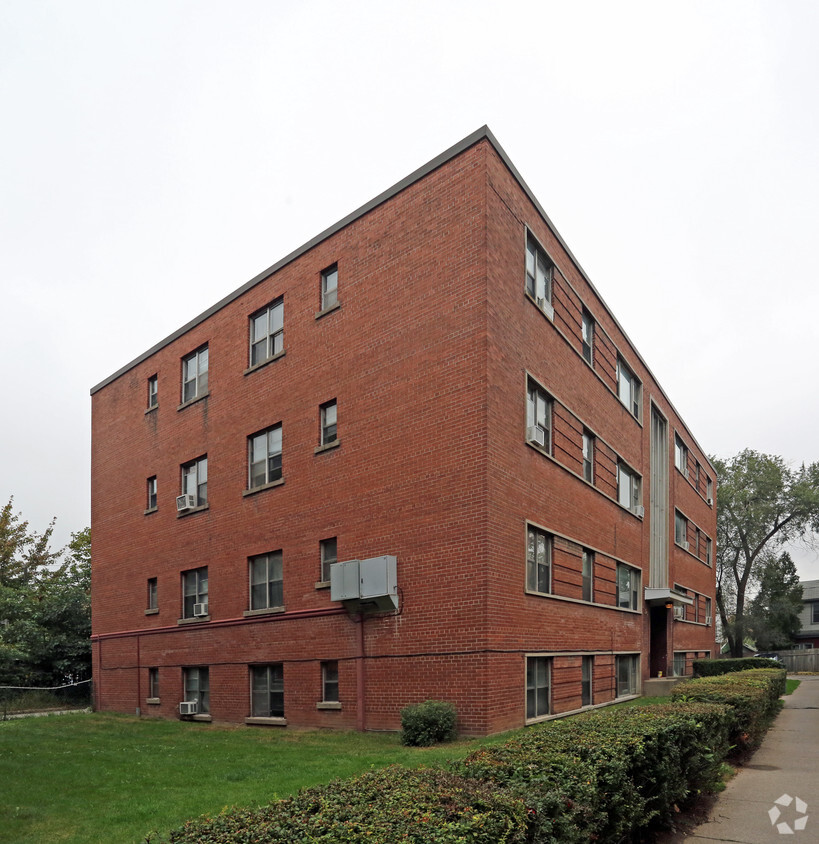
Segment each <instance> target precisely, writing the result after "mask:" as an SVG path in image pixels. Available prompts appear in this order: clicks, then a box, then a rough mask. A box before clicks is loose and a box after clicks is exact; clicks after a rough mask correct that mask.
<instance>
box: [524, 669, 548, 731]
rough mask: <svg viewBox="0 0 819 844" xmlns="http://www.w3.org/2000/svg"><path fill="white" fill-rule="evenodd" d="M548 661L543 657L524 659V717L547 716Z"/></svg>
mask: <svg viewBox="0 0 819 844" xmlns="http://www.w3.org/2000/svg"><path fill="white" fill-rule="evenodd" d="M549 669H550V665H549V659H548V657H545V656H536V657H527V658H526V717H527V718H539V717H541V716H543V715H548V714H549V680H550V677H549V675H550V673H551V672H550V670H549Z"/></svg>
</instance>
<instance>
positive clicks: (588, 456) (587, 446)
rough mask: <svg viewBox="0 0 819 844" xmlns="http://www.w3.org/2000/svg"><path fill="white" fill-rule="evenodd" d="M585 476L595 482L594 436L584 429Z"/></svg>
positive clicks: (591, 482)
mask: <svg viewBox="0 0 819 844" xmlns="http://www.w3.org/2000/svg"><path fill="white" fill-rule="evenodd" d="M583 477H584V478H585V479H586V480H587V481H588V482H589V483H590V484H593V483H594V436H593V435H592V434H590V433H589V432H588V431H583Z"/></svg>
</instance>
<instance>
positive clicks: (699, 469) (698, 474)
mask: <svg viewBox="0 0 819 844" xmlns="http://www.w3.org/2000/svg"><path fill="white" fill-rule="evenodd" d="M694 462H695V464H696V465H695V477H696V483H695V484H694V486H695V487H696V489H697V492H699V491H700V480H702V466H701V465H700V461H699V460H695V461H694Z"/></svg>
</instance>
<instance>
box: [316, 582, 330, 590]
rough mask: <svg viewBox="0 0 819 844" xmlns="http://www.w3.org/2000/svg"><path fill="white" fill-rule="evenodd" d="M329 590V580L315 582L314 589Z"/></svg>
mask: <svg viewBox="0 0 819 844" xmlns="http://www.w3.org/2000/svg"><path fill="white" fill-rule="evenodd" d="M329 588H330V581H329V580H319V581H317V582H316V589H329Z"/></svg>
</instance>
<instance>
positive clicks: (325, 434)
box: [320, 399, 338, 445]
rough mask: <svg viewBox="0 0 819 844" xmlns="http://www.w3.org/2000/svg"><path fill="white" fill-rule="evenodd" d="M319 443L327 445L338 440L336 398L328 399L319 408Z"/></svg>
mask: <svg viewBox="0 0 819 844" xmlns="http://www.w3.org/2000/svg"><path fill="white" fill-rule="evenodd" d="M320 410H321V413H320V416H321V443H320V444H321V445H329V444H330V443H334V442H336V441H337V440H338V425H337V422H338V405H337V404H336V400H335V399H333V400H332V401H328V402H327V403H326V404H323V405H322V406H321V408H320Z"/></svg>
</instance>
